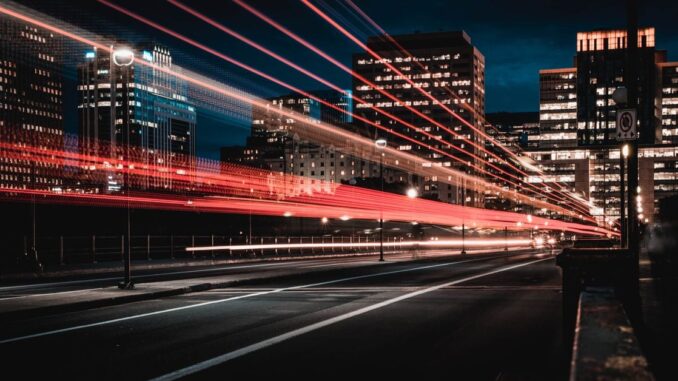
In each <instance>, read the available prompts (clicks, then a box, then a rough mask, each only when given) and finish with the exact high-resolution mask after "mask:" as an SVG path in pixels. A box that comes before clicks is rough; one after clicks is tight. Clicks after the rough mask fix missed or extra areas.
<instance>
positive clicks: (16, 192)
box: [0, 143, 616, 235]
mask: <svg viewBox="0 0 678 381" xmlns="http://www.w3.org/2000/svg"><path fill="white" fill-rule="evenodd" d="M0 148H2V150H0V154H1V155H2V157H6V158H12V159H17V158H18V159H23V160H30V161H33V162H36V163H42V165H44V164H49V165H50V167H52V168H53V169H54V171H56V172H58V173H71V175H70V180H79V181H78V183H81V182H86V181H88V180H89V181H90V182H93V183H94V184H98V185H99V186H101V185H102V184H101V183H97V180H96V179H97V177H95V176H94V177H93V175H94V174H100V175H104V176H105V175H109V174H110V173H112V172H115V173H122V172H125V171H127V172H129V173H130V183H129V184H130V186H134V184H147V185H144V186H145V187H147V188H148V190H146V191H132V192H130V194H129V195H122V194H115V192H113V193H109V194H107V193H84V191H82V190H81V191H80V192H69V191H68V190H64V189H59V190H54V189H52V190H49V189H42V190H41V189H13V188H0V193H1V194H3V196H4V198H5V199H7V200H15V201H16V200H28V199H30V198H32V197H36V200H37V201H39V202H57V203H66V204H79V205H100V206H112V207H120V206H125V205H127V203H129V204H130V205H131V206H133V207H135V208H153V209H167V210H198V211H205V212H215V213H253V214H257V215H268V216H279V217H282V216H295V217H307V218H309V217H310V218H323V217H326V218H333V219H340V220H346V219H362V220H377V219H379V218H380V217H381V216H383V218H384V219H385V220H387V221H401V222H409V221H417V222H420V223H427V224H436V225H444V226H460V225H461V224H465V225H467V226H468V227H470V228H486V229H497V230H500V229H504V228H508V229H511V230H524V229H540V230H558V231H569V232H574V233H578V234H593V235H605V234H616V233H614V232H612V231H608V230H605V229H601V228H599V227H596V226H590V225H583V224H578V223H570V222H564V221H559V220H549V219H545V218H541V217H537V216H529V215H524V214H520V213H513V212H504V211H495V210H489V209H482V208H473V207H465V206H460V205H453V204H447V203H441V202H437V201H431V200H425V199H410V198H408V197H407V196H404V195H397V194H392V193H384V192H379V191H375V190H370V189H365V188H360V187H354V186H348V185H339V184H336V183H328V182H323V181H315V182H313V181H311V182H309V179H306V178H303V177H299V176H281V175H279V174H275V173H273V172H267V171H262V170H258V169H254V168H247V167H242V166H235V165H224V166H221V168H220V172H219V173H213V172H205V171H203V170H200V169H195V168H191V166H181V165H177V166H176V167H173V168H172V170H173V171H172V172H169V171H168V170H167V168H163V167H161V166H156V165H149V164H145V163H140V162H136V161H128V162H126V161H116V160H114V159H111V158H104V157H98V156H94V155H83V154H80V153H75V152H64V151H60V150H54V149H46V148H44V147H33V146H30V145H27V144H23V143H1V144H0ZM140 154H143V152H133V153H132V156H139V155H140ZM105 163H108V165H105ZM64 167H69V168H80V169H81V170H80V171H77V170H75V171H64V170H63V168H64ZM163 169H164V170H163ZM167 177H170V178H171V179H172V180H173V181H174V182H173V184H174V187H175V188H176V189H184V190H185V191H186V194H185V195H176V194H168V193H167V191H166V190H164V189H162V187H161V186H158V187H156V188H158V191H159V192H158V191H156V192H155V193H154V192H153V189H154V187H153V186H152V185H148V184H153V182H152V181H150V180H153V179H158V178H159V179H166V178H167ZM137 186H138V185H137Z"/></svg>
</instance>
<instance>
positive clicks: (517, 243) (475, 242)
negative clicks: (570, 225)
mask: <svg viewBox="0 0 678 381" xmlns="http://www.w3.org/2000/svg"><path fill="white" fill-rule="evenodd" d="M531 244H532V240H530V239H519V238H517V239H507V240H504V239H465V240H463V241H462V240H461V239H443V240H432V241H388V242H384V247H397V248H417V247H422V248H429V247H436V248H442V247H445V248H453V247H462V246H466V247H474V248H480V247H482V248H492V247H528V246H530V245H531ZM378 246H379V242H322V243H321V242H318V243H278V244H259V245H219V246H195V247H187V248H186V251H188V252H201V251H213V250H229V251H245V250H275V249H279V250H286V249H334V248H342V249H346V248H366V247H378Z"/></svg>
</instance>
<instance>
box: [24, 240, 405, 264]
mask: <svg viewBox="0 0 678 381" xmlns="http://www.w3.org/2000/svg"><path fill="white" fill-rule="evenodd" d="M404 239H405V237H400V236H393V237H391V236H388V237H384V250H385V251H386V252H390V251H395V250H401V248H400V247H398V246H397V245H394V243H396V242H401V241H403V240H404ZM27 242H28V240H27V239H24V249H27V248H28V247H27ZM290 244H292V246H293V245H294V244H304V246H309V247H299V248H289V247H288V248H277V246H290ZM306 244H311V245H306ZM318 244H319V245H318ZM323 244H335V245H327V246H328V247H324V246H325V245H323ZM340 244H347V245H346V246H342V245H340ZM353 244H359V245H353ZM243 245H246V246H248V245H251V246H253V247H254V248H252V249H245V250H243V249H237V250H229V249H223V248H222V249H215V250H202V251H187V248H192V247H212V246H214V247H219V246H221V247H228V246H234V247H235V246H243ZM36 246H37V248H36V249H37V253H38V260H39V261H40V262H41V263H42V264H44V265H47V266H58V265H66V264H68V265H73V264H88V263H98V262H108V261H119V260H121V259H122V256H123V253H124V247H125V237H124V236H122V235H91V236H55V237H39V238H38V239H37V245H36ZM258 246H265V248H257V247H258ZM379 246H380V241H379V238H378V237H371V236H365V235H353V236H330V235H323V236H256V237H251V238H250V237H248V236H241V235H240V236H228V235H216V234H212V235H133V236H132V239H131V257H132V260H149V261H150V260H158V259H186V260H189V259H211V258H214V259H217V258H219V259H228V258H250V257H266V256H270V257H276V256H296V255H325V254H340V253H343V254H345V253H359V252H374V251H378V250H379ZM25 251H26V250H25Z"/></svg>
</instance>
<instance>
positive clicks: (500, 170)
mask: <svg viewBox="0 0 678 381" xmlns="http://www.w3.org/2000/svg"><path fill="white" fill-rule="evenodd" d="M98 1H99V2H100V3H102V4H105V5H107V6H109V7H111V8H113V9H115V10H117V11H119V12H121V13H123V14H126V15H128V16H130V17H132V18H134V19H136V20H138V21H141V22H143V23H145V24H147V25H149V26H151V27H153V28H156V29H158V30H161V31H163V32H164V33H167V34H169V35H171V36H173V37H175V38H177V39H179V40H181V41H183V42H186V43H188V44H190V45H193V46H195V47H197V48H199V49H202V50H203V51H206V52H208V53H210V54H213V55H215V56H216V57H219V58H221V59H223V60H225V61H227V62H229V63H232V64H234V65H237V66H238V67H240V68H242V69H245V70H247V71H250V72H252V73H254V74H257V75H259V76H261V77H263V78H265V79H267V80H270V81H272V82H274V83H276V84H278V85H281V86H283V87H285V88H287V89H289V90H292V91H294V92H296V93H299V94H301V95H304V96H306V97H309V98H311V99H313V100H315V101H317V102H319V103H322V104H323V105H325V106H327V107H330V108H332V109H335V110H336V111H338V112H341V113H345V114H348V115H350V116H352V117H353V118H356V119H358V120H360V121H362V122H364V123H367V124H369V125H371V126H373V127H376V128H378V129H381V130H383V131H385V132H387V133H388V134H391V135H396V134H397V133H396V132H395V131H392V130H390V129H388V128H386V127H384V126H381V125H379V124H377V123H375V122H373V121H371V120H369V119H366V118H364V117H361V116H359V115H355V114H353V113H352V112H348V111H346V110H344V109H343V108H340V107H338V106H337V105H335V104H332V103H330V102H327V101H325V100H324V99H322V98H319V97H316V96H314V95H313V94H310V93H308V92H306V91H303V90H301V89H299V88H297V87H295V86H292V85H290V84H288V83H286V82H284V81H282V80H279V79H277V78H274V77H272V76H270V75H268V74H265V73H263V72H262V71H260V70H258V69H255V68H252V67H251V66H249V65H246V64H244V63H241V62H239V61H238V60H236V59H234V58H232V57H229V56H227V55H225V54H223V53H220V52H217V51H215V50H214V49H212V48H209V47H206V46H205V45H204V44H201V43H199V42H197V41H195V40H193V39H190V38H188V37H186V36H183V35H181V34H179V33H177V32H175V31H172V30H170V29H168V28H165V27H163V26H161V25H159V24H157V23H155V22H153V21H151V20H148V19H147V18H145V17H142V16H140V15H138V14H136V13H134V12H131V11H129V10H127V9H125V8H123V7H120V6H118V5H116V4H113V3H111V2H109V1H106V0H98ZM169 2H170V3H172V4H174V5H176V6H177V7H180V8H181V9H183V10H185V11H187V12H189V13H190V14H192V15H194V16H196V17H199V18H200V19H202V20H203V21H205V22H208V23H209V24H211V25H213V26H215V27H217V28H219V29H220V30H222V31H224V32H226V33H228V34H230V35H231V36H233V37H235V38H237V39H239V40H241V41H243V42H245V43H247V44H248V45H250V46H252V47H254V48H256V49H258V50H260V51H262V52H264V53H266V54H268V55H269V56H271V57H273V58H275V59H276V60H279V61H280V62H283V63H285V64H286V65H288V66H290V67H292V68H294V69H295V70H298V71H300V72H302V73H303V74H305V75H307V76H309V77H311V78H313V79H315V80H317V81H319V82H320V83H322V84H324V85H326V86H328V87H330V88H332V89H334V90H335V91H338V92H340V93H343V94H345V95H347V96H350V97H351V98H352V99H354V100H356V101H357V102H359V103H362V104H367V102H365V101H364V100H363V99H361V98H358V97H355V96H353V95H351V94H348V93H346V92H345V91H344V90H343V89H341V88H340V87H338V86H336V85H335V84H333V83H331V82H329V81H327V80H325V79H324V78H322V77H320V76H318V75H315V74H313V73H311V72H310V71H308V70H306V69H304V68H302V67H300V66H299V65H296V64H294V63H293V62H291V61H289V60H287V59H285V58H283V57H281V56H280V55H278V54H276V53H274V52H272V51H270V50H269V49H267V48H265V47H263V46H261V45H260V44H257V43H255V42H254V41H252V40H250V39H248V38H246V37H244V36H242V35H240V34H238V33H237V32H234V31H232V30H231V29H229V28H226V27H224V26H223V25H221V24H219V23H216V22H214V21H213V20H211V19H209V18H207V17H205V16H204V15H202V14H200V13H198V12H196V11H195V10H192V9H191V8H189V7H187V6H185V5H183V4H181V3H178V2H176V1H172V0H169ZM370 108H372V109H374V110H375V111H377V112H379V113H381V114H383V115H385V116H387V117H389V118H391V119H393V120H395V121H397V122H399V123H401V124H403V125H405V126H407V127H410V128H412V129H413V130H415V131H417V132H420V133H422V134H424V135H426V136H427V137H429V138H431V139H434V140H436V141H440V142H441V143H443V144H444V145H446V146H448V147H450V148H452V149H454V150H457V151H460V152H462V153H463V154H466V155H469V156H471V157H473V158H475V159H476V160H478V161H481V162H483V163H485V164H486V165H488V166H490V167H492V168H494V169H495V170H497V171H499V172H502V173H504V174H505V175H507V176H509V177H512V178H514V179H516V180H518V181H522V179H520V178H519V177H517V176H515V175H514V174H512V173H510V172H507V171H505V170H503V169H501V168H499V167H497V166H495V165H494V164H492V163H491V162H489V161H487V160H485V159H483V158H482V157H480V156H477V155H475V154H473V153H472V152H470V151H467V150H465V149H463V148H461V147H458V146H456V145H454V144H453V143H452V142H448V141H445V140H443V139H442V138H441V137H438V136H435V135H433V134H430V133H428V132H426V131H424V130H423V129H421V128H420V127H417V126H415V125H413V124H411V123H408V122H406V121H404V120H402V119H401V118H398V117H396V116H395V115H393V114H390V113H388V112H386V111H384V110H382V109H380V108H376V107H373V106H371V107H370ZM417 112H418V111H417ZM397 136H398V137H401V138H405V135H402V134H397ZM407 140H409V141H411V142H413V143H415V144H417V145H420V146H423V147H425V148H429V149H433V148H432V147H431V146H430V145H425V144H424V143H423V142H421V141H418V140H415V139H413V138H411V137H407ZM435 151H436V152H437V153H440V154H442V155H444V156H446V157H449V158H451V159H453V160H455V161H457V162H459V163H462V164H464V165H466V166H470V167H472V168H474V169H475V170H477V171H479V172H481V173H484V174H487V175H489V176H492V177H495V178H497V179H499V180H502V181H506V182H508V183H509V184H511V185H513V186H516V187H517V186H518V184H517V183H515V182H512V181H510V180H507V179H505V178H502V177H499V176H497V175H496V174H494V173H492V172H489V171H487V170H485V169H484V168H482V167H481V166H478V165H476V164H471V163H469V161H468V160H464V159H462V158H460V157H457V156H455V155H452V154H450V153H449V152H447V151H443V150H439V149H436V150H435ZM527 185H528V186H531V187H533V188H535V189H537V191H539V189H538V188H537V187H536V186H535V185H533V184H529V183H528V184H527ZM542 195H544V196H546V197H547V198H553V196H551V195H546V194H542ZM562 200H563V199H562V198H561V199H554V201H562ZM582 212H587V211H586V210H582Z"/></svg>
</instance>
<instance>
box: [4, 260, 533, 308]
mask: <svg viewBox="0 0 678 381" xmlns="http://www.w3.org/2000/svg"><path fill="white" fill-rule="evenodd" d="M518 249H521V248H518ZM492 251H493V250H467V252H468V253H489V252H492ZM494 251H496V250H494ZM511 251H514V250H511ZM445 252H447V251H445ZM418 256H419V257H420V258H423V257H433V256H436V254H435V253H434V254H430V255H429V253H424V254H423V255H422V254H420V255H418ZM411 257H412V255H411V253H407V252H402V253H394V254H389V255H388V258H389V259H391V260H395V259H401V258H405V259H409V258H411ZM364 259H365V258H364V256H358V257H352V256H344V257H332V258H317V259H303V258H300V259H289V260H282V262H280V263H260V264H254V265H241V266H238V265H236V266H221V267H215V268H208V269H200V270H187V271H172V272H166V273H152V274H145V275H136V276H134V279H145V278H152V277H163V276H170V275H182V274H196V273H203V272H210V271H223V270H238V269H247V268H256V267H273V266H283V265H295V264H299V263H303V264H308V263H317V262H323V261H333V262H334V261H336V260H341V261H344V262H342V263H339V264H334V263H331V264H320V265H317V267H323V266H338V265H341V264H344V263H346V262H359V261H364ZM113 280H120V277H108V278H94V279H83V280H73V281H65V282H51V283H33V284H24V285H18V286H5V287H0V292H6V291H21V290H29V289H36V290H39V289H43V288H49V287H52V286H68V285H77V284H87V283H95V282H107V281H113ZM89 290H94V289H89ZM58 293H59V292H54V293H50V294H58ZM39 295H43V294H39ZM25 296H32V295H25ZM1 300H2V299H0V301H1Z"/></svg>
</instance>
